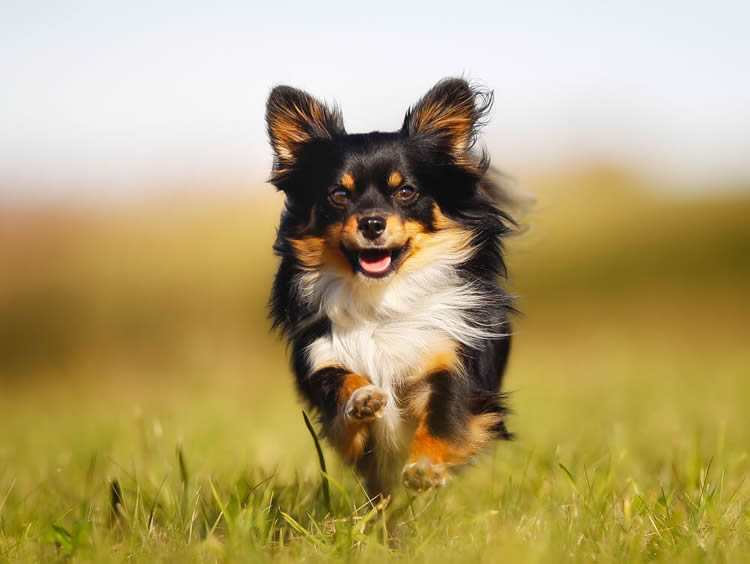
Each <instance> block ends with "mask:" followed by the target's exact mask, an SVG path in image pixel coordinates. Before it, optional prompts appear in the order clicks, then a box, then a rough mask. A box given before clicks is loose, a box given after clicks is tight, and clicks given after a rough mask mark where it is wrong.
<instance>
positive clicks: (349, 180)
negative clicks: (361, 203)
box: [339, 172, 354, 190]
mask: <svg viewBox="0 0 750 564" xmlns="http://www.w3.org/2000/svg"><path fill="white" fill-rule="evenodd" d="M339 184H341V185H342V186H343V187H344V188H346V189H347V190H354V177H353V176H352V175H351V173H349V172H345V173H344V174H342V175H341V178H339Z"/></svg>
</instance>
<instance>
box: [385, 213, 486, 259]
mask: <svg viewBox="0 0 750 564" xmlns="http://www.w3.org/2000/svg"><path fill="white" fill-rule="evenodd" d="M433 215H434V222H435V227H436V231H435V232H434V233H429V232H427V231H425V229H424V226H423V225H422V224H421V223H419V222H418V221H406V224H405V231H406V233H407V237H406V239H407V240H410V241H411V244H410V247H409V249H408V251H407V254H406V256H405V257H404V259H403V263H402V266H401V268H399V272H398V274H406V273H410V272H416V271H418V270H420V269H423V268H426V267H428V266H430V265H431V264H434V263H435V262H438V261H441V260H442V261H445V260H451V261H453V262H455V263H457V264H458V263H460V262H464V261H465V260H468V259H469V258H470V257H471V255H472V254H473V253H474V251H475V247H474V244H473V240H474V233H473V232H472V231H471V230H468V229H466V228H465V227H463V226H461V225H460V224H458V223H456V222H455V221H453V220H451V219H449V218H447V217H446V216H445V215H443V213H442V212H441V211H440V208H439V207H438V205H437V204H435V206H434V208H433Z"/></svg>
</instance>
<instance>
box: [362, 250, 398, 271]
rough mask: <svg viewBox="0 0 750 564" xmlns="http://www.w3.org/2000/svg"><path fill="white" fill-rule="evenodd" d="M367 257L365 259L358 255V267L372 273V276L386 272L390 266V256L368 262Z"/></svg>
mask: <svg viewBox="0 0 750 564" xmlns="http://www.w3.org/2000/svg"><path fill="white" fill-rule="evenodd" d="M368 259H369V257H365V256H363V255H362V254H360V255H359V265H360V266H361V267H362V270H364V271H365V272H372V273H373V274H379V273H381V272H385V271H386V270H388V267H389V266H391V255H390V254H386V255H383V258H379V259H375V260H368Z"/></svg>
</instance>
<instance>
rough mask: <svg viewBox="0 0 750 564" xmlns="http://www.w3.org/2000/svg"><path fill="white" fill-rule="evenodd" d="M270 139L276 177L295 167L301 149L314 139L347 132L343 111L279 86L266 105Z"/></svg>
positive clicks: (304, 94)
mask: <svg viewBox="0 0 750 564" xmlns="http://www.w3.org/2000/svg"><path fill="white" fill-rule="evenodd" d="M266 125H267V126H268V137H269V139H270V141H271V146H272V147H273V151H274V153H275V155H276V158H275V159H274V166H273V174H274V177H278V176H283V175H285V174H286V173H288V172H290V171H291V170H292V169H293V168H294V164H295V161H296V159H297V155H298V152H299V150H300V148H301V147H302V146H303V145H304V144H305V143H307V142H308V141H312V140H315V139H332V138H334V137H336V136H338V135H343V134H345V133H346V131H345V130H344V121H343V119H342V117H341V112H340V110H339V109H338V108H337V107H333V108H329V107H328V106H326V105H325V104H323V103H322V102H320V101H318V100H316V99H315V98H313V97H312V96H310V95H309V94H308V93H307V92H303V91H302V90H297V89H296V88H292V87H291V86H277V87H275V88H274V89H273V90H272V91H271V95H270V96H269V97H268V103H267V104H266Z"/></svg>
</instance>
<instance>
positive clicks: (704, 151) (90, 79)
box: [0, 0, 750, 197]
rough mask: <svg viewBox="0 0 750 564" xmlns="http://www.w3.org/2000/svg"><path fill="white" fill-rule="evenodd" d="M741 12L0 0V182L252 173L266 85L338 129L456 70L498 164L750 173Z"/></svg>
mask: <svg viewBox="0 0 750 564" xmlns="http://www.w3.org/2000/svg"><path fill="white" fill-rule="evenodd" d="M749 26H750V2H747V1H744V2H740V1H738V2H729V1H725V2H689V1H686V0H670V1H653V2H633V1H629V2H602V1H589V2H582V1H578V2H519V1H517V0H516V1H513V2H487V3H485V4H481V3H468V2H455V1H454V2H439V1H433V2H429V3H425V4H423V5H418V4H412V3H408V2H386V1H382V2H379V3H376V2H368V3H357V2H352V1H349V2H333V3H331V2H327V3H323V2H315V1H311V0H309V1H307V2H303V3H299V4H295V3H284V2H276V3H273V4H272V3H270V2H269V3H265V4H262V5H261V4H258V3H257V2H256V3H253V2H250V1H246V2H237V3H227V2H202V3H192V2H170V3H167V2H140V1H134V0H131V1H129V2H105V1H100V2H74V1H72V0H71V1H66V2H62V1H49V2H35V1H31V0H25V1H20V0H19V1H16V2H12V1H5V2H2V3H0V77H2V78H1V85H0V190H5V191H8V190H11V191H12V190H13V189H14V185H16V184H15V183H14V182H13V181H12V180H11V181H9V179H19V178H20V179H24V180H26V181H37V182H40V184H39V187H38V188H36V190H38V191H39V194H36V196H41V197H45V196H47V195H55V196H56V197H59V196H61V195H63V196H67V195H72V193H70V192H68V191H70V190H72V189H71V188H70V187H71V186H76V185H78V186H80V188H79V189H77V192H78V195H81V194H83V195H95V196H97V197H102V196H107V195H110V194H111V195H119V192H122V191H124V190H128V189H129V186H130V185H131V184H133V183H137V182H138V181H139V180H142V179H149V178H157V177H158V178H169V177H182V178H184V177H187V176H191V175H197V176H211V175H215V174H221V175H225V176H226V175H241V176H242V177H244V178H247V179H248V181H249V182H252V181H254V180H256V179H257V181H258V182H260V181H262V180H263V179H264V176H265V174H266V171H267V168H268V166H269V165H270V151H269V149H268V147H267V143H266V138H265V129H264V123H263V112H264V102H265V97H266V96H267V94H268V91H269V90H270V88H271V87H272V85H274V84H278V83H287V84H291V85H293V86H298V87H302V88H305V89H307V90H309V91H310V92H312V93H314V94H316V95H319V96H320V97H322V98H324V99H327V100H336V101H337V102H338V103H339V104H340V105H341V106H342V108H343V110H344V117H345V121H346V126H347V129H348V130H349V131H351V132H356V131H369V130H373V129H382V130H393V129H396V128H398V127H399V126H400V124H401V120H402V118H403V114H404V111H405V110H406V108H407V106H409V105H410V104H412V103H414V102H415V101H416V99H417V98H418V97H419V96H421V95H422V94H423V93H424V92H425V91H426V90H427V89H428V88H429V87H430V86H431V85H432V84H433V83H434V82H435V81H436V80H438V79H439V78H441V77H443V76H447V75H456V74H464V75H466V76H468V77H470V78H473V79H477V80H479V81H481V82H482V83H484V84H486V85H488V86H490V87H492V88H494V89H495V93H496V103H495V110H494V113H493V119H492V122H491V123H490V125H489V126H488V127H487V128H486V130H485V133H486V143H487V145H488V146H489V148H490V150H491V152H492V154H493V157H494V160H495V162H496V163H498V164H500V165H501V166H502V167H503V168H505V169H507V170H509V171H510V172H516V171H518V170H523V171H531V170H536V169H539V170H545V169H550V168H554V167H556V166H560V165H563V164H565V163H568V162H571V161H572V162H576V161H586V160H596V159H602V160H610V161H614V162H617V163H622V164H625V165H629V166H634V167H639V168H643V169H646V170H648V171H651V172H656V173H658V174H661V175H663V176H666V177H670V178H673V179H677V180H679V181H684V182H686V183H688V184H691V183H692V184H697V183H703V182H709V183H710V182H713V181H716V182H720V181H733V180H738V179H745V180H747V179H750V140H749V139H748V137H749V132H750V111H749V110H748V107H749V106H750V32H748V29H749ZM94 187H95V188H94ZM16 189H18V188H16ZM24 189H25V190H28V187H26V188H24ZM61 191H62V193H61Z"/></svg>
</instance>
